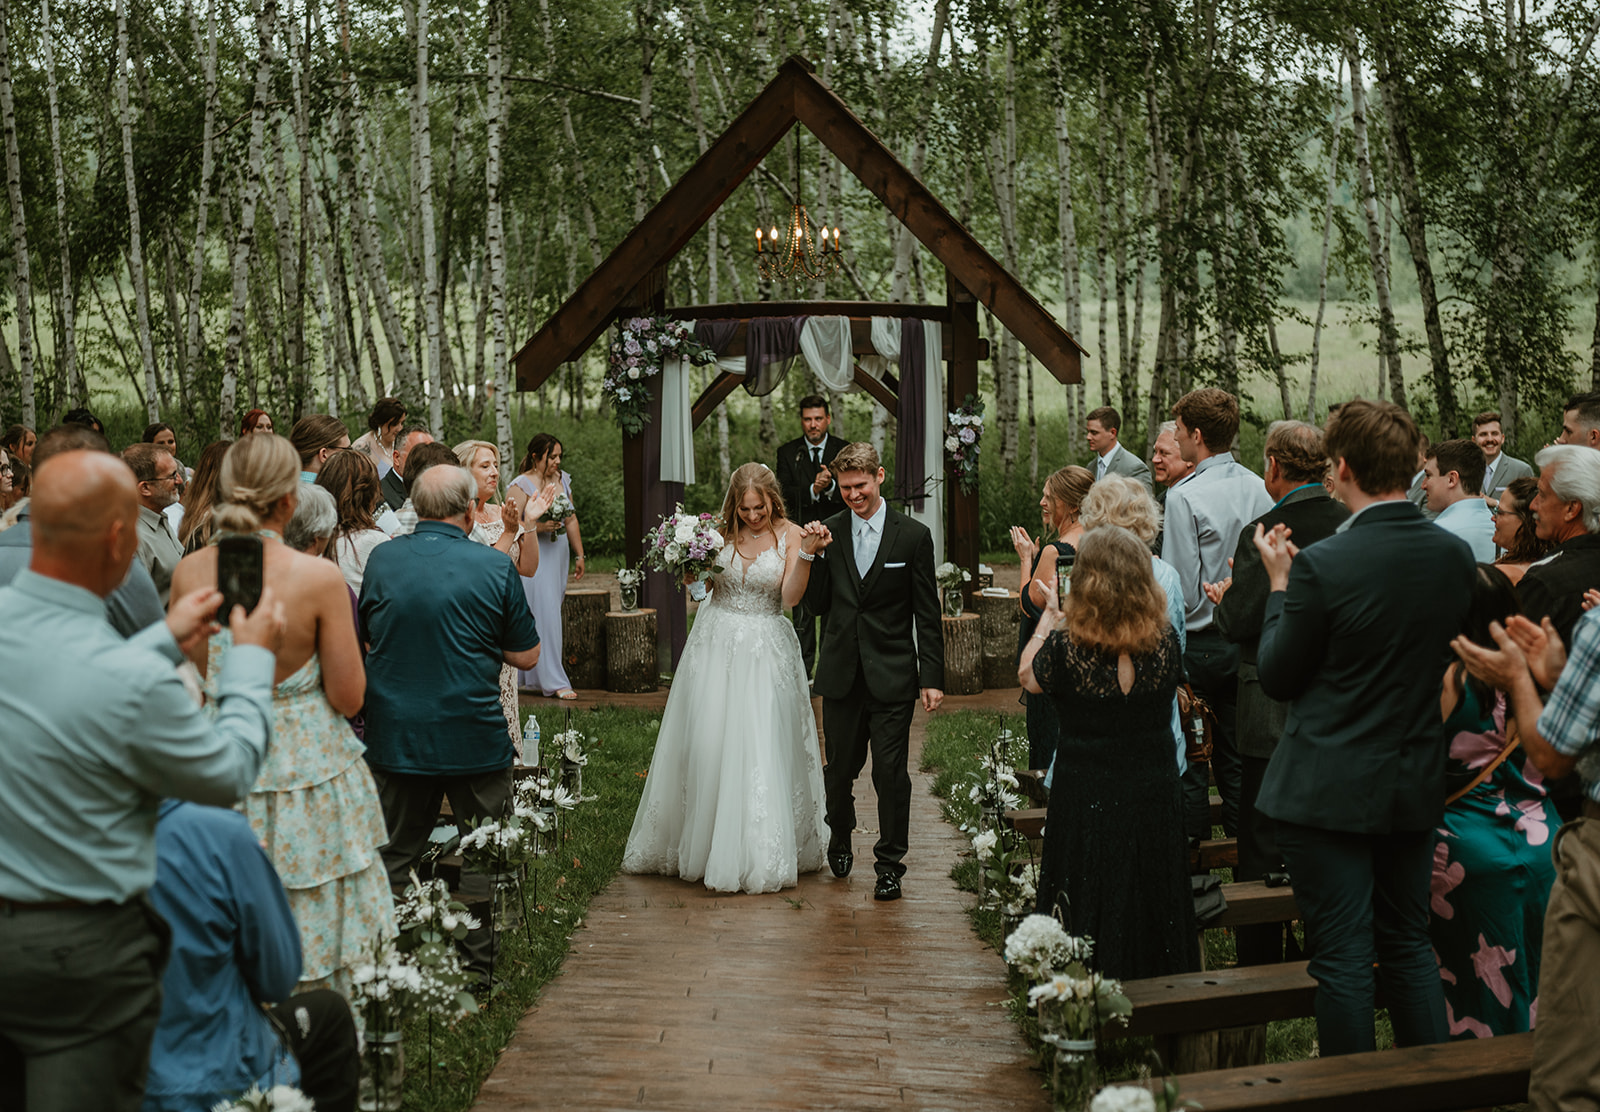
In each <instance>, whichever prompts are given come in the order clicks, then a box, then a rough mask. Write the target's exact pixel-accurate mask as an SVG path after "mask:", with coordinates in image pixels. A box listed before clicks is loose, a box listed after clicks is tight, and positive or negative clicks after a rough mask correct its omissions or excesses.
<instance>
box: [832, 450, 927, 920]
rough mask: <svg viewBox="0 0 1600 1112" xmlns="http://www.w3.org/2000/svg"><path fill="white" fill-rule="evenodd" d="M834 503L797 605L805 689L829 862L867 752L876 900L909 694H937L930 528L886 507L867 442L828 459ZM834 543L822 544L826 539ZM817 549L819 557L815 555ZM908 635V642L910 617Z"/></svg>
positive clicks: (851, 819) (843, 857)
mask: <svg viewBox="0 0 1600 1112" xmlns="http://www.w3.org/2000/svg"><path fill="white" fill-rule="evenodd" d="M833 473H834V476H835V478H836V479H837V481H838V484H839V495H840V497H841V498H842V499H843V501H844V504H845V512H843V513H838V514H834V515H833V516H832V517H830V518H828V519H827V520H826V521H824V522H823V526H824V528H825V530H826V534H825V537H824V539H823V542H822V549H825V550H826V551H822V550H819V552H818V556H817V557H808V556H806V555H805V554H804V553H801V559H813V560H815V561H816V562H815V563H814V564H813V565H812V568H811V577H810V582H809V583H808V584H807V586H806V594H805V606H806V609H807V610H808V611H810V612H811V613H814V614H826V615H828V618H827V620H826V622H824V630H825V633H824V635H823V641H822V651H821V652H819V653H818V654H817V678H816V684H815V685H814V687H815V691H816V693H817V694H818V695H821V696H822V728H823V732H824V734H825V735H826V738H827V753H828V766H827V768H825V769H823V783H824V784H825V785H826V788H827V796H828V829H829V831H830V833H831V836H830V838H829V840H828V867H829V868H831V869H832V870H833V875H834V876H838V877H842V876H848V875H849V874H850V866H851V864H852V863H853V862H854V860H855V858H854V855H853V854H852V851H851V846H850V832H851V831H852V830H854V829H855V825H856V801H855V782H856V777H857V776H859V775H861V766H862V765H863V764H865V763H866V760H867V752H868V750H869V749H870V750H871V752H872V786H873V789H874V790H875V791H876V792H877V793H878V830H879V834H878V844H877V846H876V847H875V849H874V851H873V852H874V854H875V856H876V857H877V861H876V868H877V873H878V883H877V887H876V888H875V889H874V890H873V897H874V898H875V899H879V900H898V899H899V898H900V878H901V877H902V876H903V875H904V874H905V871H906V867H905V866H904V865H903V864H901V860H902V859H903V858H904V857H905V855H906V841H907V838H908V828H909V826H910V823H911V774H910V772H909V771H908V770H907V768H906V756H907V750H908V748H909V746H910V736H911V715H912V713H913V712H914V711H915V710H916V705H917V698H918V694H919V688H920V695H921V698H922V705H923V707H925V708H926V709H927V710H930V711H931V710H935V709H937V708H938V706H939V703H940V702H941V701H942V700H943V699H944V692H943V691H942V690H941V688H943V686H944V631H943V630H942V628H941V627H940V624H939V595H938V591H937V590H936V588H935V586H934V580H933V537H932V536H931V535H930V534H929V532H928V529H927V527H926V526H925V525H923V524H922V523H921V522H918V521H914V520H912V519H911V518H909V517H907V516H906V515H905V514H902V513H898V512H896V511H894V510H891V509H890V508H889V504H888V503H887V502H885V501H884V500H883V498H882V496H881V495H880V494H879V490H878V488H879V487H880V486H882V484H883V468H882V467H881V466H880V465H879V463H878V453H877V452H876V451H875V450H874V449H873V447H872V445H870V444H850V445H848V446H846V447H845V448H844V449H843V450H842V451H840V452H839V454H838V455H837V456H836V457H835V458H834V461H833ZM836 537H837V538H838V539H840V540H841V541H842V542H843V543H841V544H840V545H839V546H838V547H836V548H832V547H829V546H830V545H831V543H832V542H833V540H834V539H835V538H836ZM819 557H820V558H819ZM913 619H915V622H916V639H915V641H913V640H912V621H913Z"/></svg>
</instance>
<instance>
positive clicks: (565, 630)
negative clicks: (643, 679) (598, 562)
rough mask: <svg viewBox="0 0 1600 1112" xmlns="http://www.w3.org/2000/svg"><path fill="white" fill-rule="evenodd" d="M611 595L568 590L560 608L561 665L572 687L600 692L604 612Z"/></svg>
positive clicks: (603, 676)
mask: <svg viewBox="0 0 1600 1112" xmlns="http://www.w3.org/2000/svg"><path fill="white" fill-rule="evenodd" d="M610 609H611V592H610V591H602V590H598V589H596V588H593V587H569V588H568V589H567V599H566V603H565V604H564V605H563V606H562V607H561V663H562V664H564V665H566V669H567V679H568V680H570V681H571V683H572V686H573V687H575V688H584V689H586V690H590V691H603V690H605V686H606V611H607V610H610Z"/></svg>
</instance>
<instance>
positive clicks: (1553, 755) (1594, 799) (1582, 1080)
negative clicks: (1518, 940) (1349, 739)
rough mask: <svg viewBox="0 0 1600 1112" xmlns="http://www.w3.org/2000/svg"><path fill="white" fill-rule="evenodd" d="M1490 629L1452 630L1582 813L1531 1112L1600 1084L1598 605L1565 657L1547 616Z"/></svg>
mask: <svg viewBox="0 0 1600 1112" xmlns="http://www.w3.org/2000/svg"><path fill="white" fill-rule="evenodd" d="M1540 466H1541V467H1542V466H1543V464H1541V465H1540ZM1490 633H1491V634H1492V635H1493V637H1494V639H1495V642H1496V644H1497V645H1498V646H1499V648H1498V650H1496V651H1489V650H1487V649H1484V648H1482V647H1481V646H1479V645H1476V644H1473V643H1472V642H1470V641H1468V640H1467V639H1466V638H1464V637H1458V638H1457V639H1456V641H1455V646H1454V647H1455V650H1456V652H1457V653H1458V654H1460V656H1461V659H1462V660H1463V661H1464V662H1465V663H1466V666H1467V670H1468V671H1469V672H1471V673H1472V674H1473V675H1474V676H1476V677H1477V678H1479V679H1481V680H1483V681H1484V682H1486V683H1489V684H1492V685H1494V686H1495V687H1498V688H1500V689H1502V690H1505V691H1507V692H1508V693H1509V698H1510V703H1511V706H1510V710H1509V713H1510V714H1512V715H1514V716H1515V717H1516V720H1517V724H1518V727H1519V729H1520V731H1521V734H1522V744H1523V745H1524V747H1526V749H1527V753H1528V761H1529V762H1530V763H1532V764H1533V766H1534V767H1535V768H1537V769H1538V770H1539V772H1540V773H1542V774H1543V776H1544V778H1545V779H1546V780H1558V779H1561V778H1563V777H1567V776H1571V775H1573V774H1574V773H1576V774H1577V776H1578V777H1579V779H1580V781H1581V783H1582V785H1583V791H1582V795H1583V817H1582V818H1578V819H1573V820H1571V821H1569V822H1568V823H1567V824H1566V825H1565V826H1563V827H1562V828H1561V830H1560V831H1559V832H1558V833H1557V834H1556V836H1555V839H1554V841H1553V842H1552V843H1551V847H1550V848H1551V856H1552V857H1554V858H1555V867H1556V879H1555V884H1554V885H1553V886H1552V888H1551V890H1550V902H1549V904H1548V905H1547V906H1546V907H1545V913H1544V939H1543V943H1542V950H1541V954H1540V969H1539V1016H1538V1023H1537V1025H1536V1026H1535V1027H1534V1036H1533V1040H1534V1041H1533V1071H1532V1076H1531V1077H1530V1078H1529V1081H1528V1096H1529V1098H1530V1101H1531V1103H1532V1105H1533V1107H1534V1108H1535V1109H1536V1112H1572V1110H1574V1109H1584V1110H1592V1109H1594V1108H1595V1107H1596V1103H1595V1094H1597V1093H1600V1042H1597V1041H1596V1040H1595V1037H1594V1032H1595V1030H1596V1028H1597V1027H1600V998H1597V997H1596V996H1595V991H1594V985H1595V969H1596V968H1600V611H1591V612H1590V613H1588V614H1586V615H1584V617H1583V618H1582V619H1581V620H1580V621H1579V622H1578V624H1577V627H1576V629H1575V630H1574V631H1573V641H1572V654H1571V657H1570V658H1568V656H1567V652H1566V646H1565V644H1564V643H1563V642H1562V640H1561V638H1560V637H1557V636H1555V635H1554V633H1553V631H1552V630H1551V629H1550V627H1549V623H1548V622H1545V623H1541V624H1540V625H1537V626H1536V625H1534V624H1533V623H1532V622H1530V621H1528V619H1527V618H1526V617H1524V616H1521V615H1518V616H1516V617H1513V618H1511V619H1510V621H1509V622H1508V623H1507V627H1506V628H1504V629H1501V628H1498V627H1495V626H1491V627H1490ZM1541 688H1543V689H1548V690H1550V699H1549V701H1548V702H1545V701H1544V700H1543V699H1541V697H1540V694H1539V693H1540V689H1541Z"/></svg>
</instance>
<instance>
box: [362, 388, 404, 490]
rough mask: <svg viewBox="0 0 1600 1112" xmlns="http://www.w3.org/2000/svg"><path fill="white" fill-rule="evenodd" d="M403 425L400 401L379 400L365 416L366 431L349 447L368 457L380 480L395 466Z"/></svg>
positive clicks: (402, 410) (402, 408) (393, 399)
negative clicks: (395, 456)
mask: <svg viewBox="0 0 1600 1112" xmlns="http://www.w3.org/2000/svg"><path fill="white" fill-rule="evenodd" d="M405 424H406V407H405V406H404V405H403V404H402V403H401V401H400V399H399V398H379V399H378V404H376V405H374V406H373V407H372V412H371V413H370V414H368V416H367V431H366V432H364V433H362V434H361V438H360V439H359V440H357V441H356V442H355V443H354V444H352V445H350V447H352V448H354V449H355V450H356V451H358V452H365V453H366V454H367V455H368V456H370V457H371V458H372V462H373V463H374V464H376V465H377V468H378V475H379V477H380V478H382V477H383V476H384V475H387V474H388V473H389V472H391V471H393V470H394V469H395V467H396V466H397V465H396V463H395V458H394V454H395V449H396V447H397V446H398V444H397V442H398V441H399V439H400V430H401V429H403V428H405Z"/></svg>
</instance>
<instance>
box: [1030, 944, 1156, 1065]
mask: <svg viewBox="0 0 1600 1112" xmlns="http://www.w3.org/2000/svg"><path fill="white" fill-rule="evenodd" d="M1080 941H1087V940H1086V939H1084V940H1080ZM1028 1006H1029V1007H1030V1008H1036V1009H1038V1013H1039V1028H1040V1031H1041V1032H1045V1033H1047V1034H1048V1035H1052V1036H1055V1037H1056V1038H1057V1039H1092V1038H1095V1037H1097V1035H1098V1034H1099V1032H1100V1029H1101V1028H1103V1027H1105V1026H1106V1025H1107V1024H1110V1023H1125V1022H1127V1019H1128V1017H1129V1016H1130V1015H1132V1014H1133V1003H1132V1001H1130V1000H1129V999H1128V998H1127V996H1125V995H1124V994H1123V992H1122V983H1121V982H1120V981H1117V980H1115V979H1114V978H1111V977H1104V976H1101V975H1100V974H1099V973H1095V972H1092V971H1091V970H1090V969H1089V968H1088V967H1087V966H1085V965H1084V961H1083V960H1081V959H1078V960H1073V961H1070V962H1068V963H1067V965H1066V967H1065V968H1063V969H1061V970H1059V971H1056V972H1054V973H1050V974H1048V975H1047V976H1046V977H1045V979H1044V980H1042V981H1041V982H1040V983H1039V984H1036V985H1034V986H1033V987H1032V988H1031V989H1029V990H1028ZM1046 1041H1049V1040H1048V1039H1047V1040H1046Z"/></svg>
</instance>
